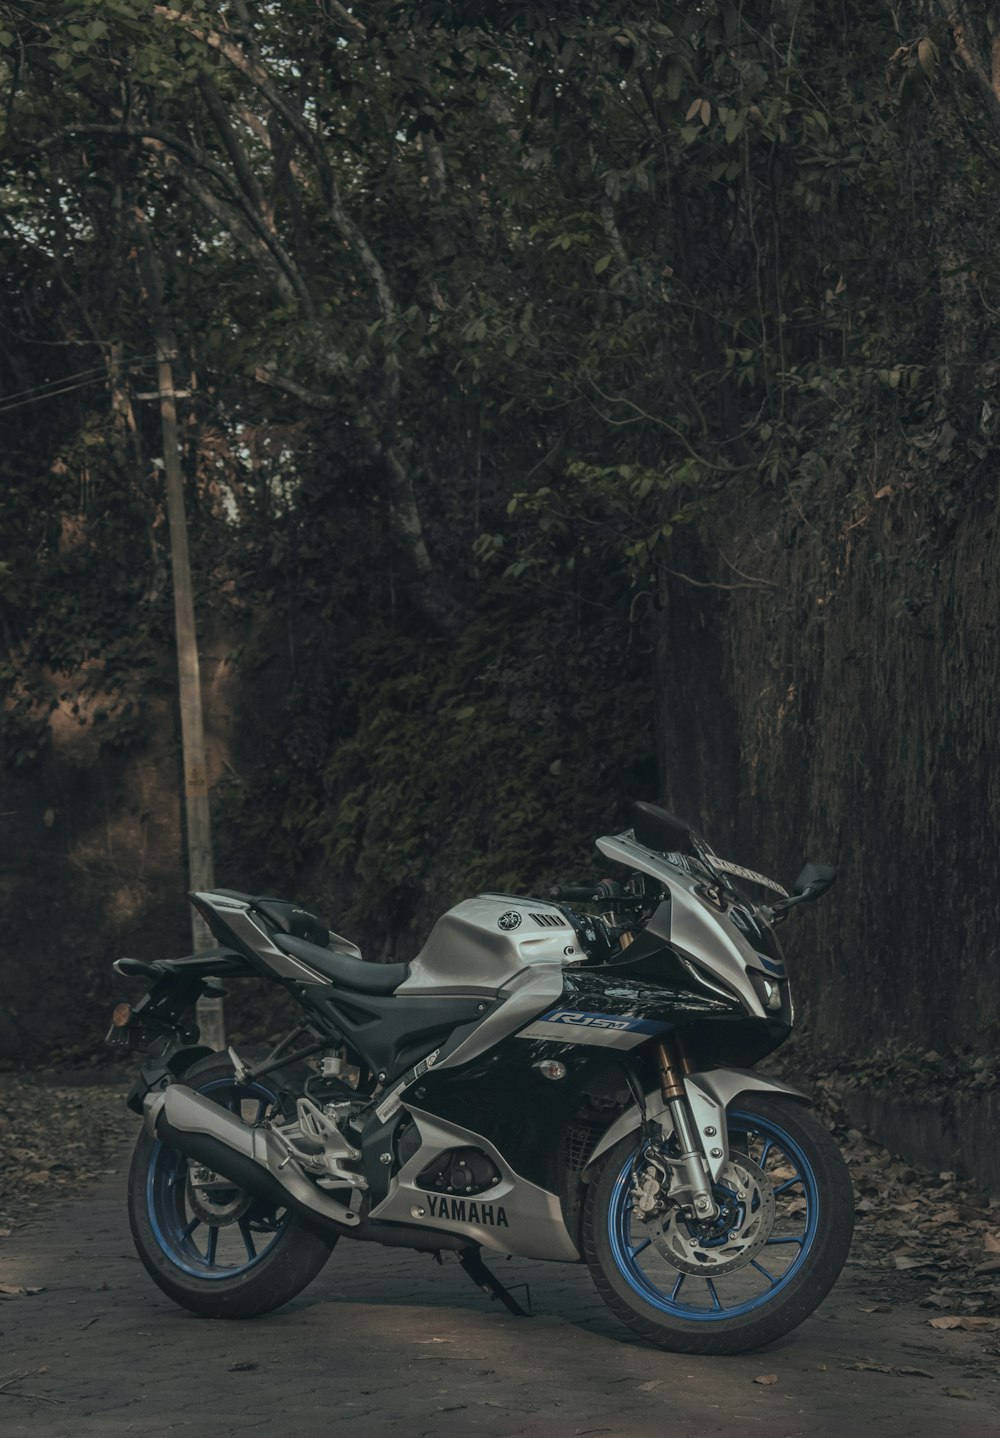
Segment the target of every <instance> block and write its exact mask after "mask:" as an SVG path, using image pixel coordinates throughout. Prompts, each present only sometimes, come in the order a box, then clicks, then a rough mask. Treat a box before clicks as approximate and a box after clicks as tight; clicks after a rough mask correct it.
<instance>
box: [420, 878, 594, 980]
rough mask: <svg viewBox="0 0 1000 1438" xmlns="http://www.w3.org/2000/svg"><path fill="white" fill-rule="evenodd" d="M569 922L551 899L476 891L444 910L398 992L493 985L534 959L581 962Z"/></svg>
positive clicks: (574, 934) (552, 961) (550, 962)
mask: <svg viewBox="0 0 1000 1438" xmlns="http://www.w3.org/2000/svg"><path fill="white" fill-rule="evenodd" d="M585 958H586V954H585V953H584V952H583V950H582V949H581V948H580V945H579V943H578V941H577V937H576V933H575V932H574V930H573V926H572V925H571V924H570V922H569V920H568V919H567V918H566V916H565V914H563V913H562V912H561V911H560V910H559V909H557V908H556V906H555V905H554V904H549V903H546V901H545V900H544V899H526V898H524V897H523V896H521V895H512V894H477V896H476V897H475V898H474V899H463V901H462V902H461V903H460V904H456V905H455V907H454V908H453V909H449V910H448V912H447V913H446V914H442V915H441V917H440V919H438V921H437V923H436V924H435V925H434V927H433V929H432V930H431V932H430V935H429V936H428V939H427V942H426V943H425V944H424V946H423V948H422V949H421V950H420V952H419V954H418V955H417V957H416V958H415V959H414V960H413V962H412V964H411V965H410V976H409V978H408V979H407V980H406V981H405V983H403V984H401V985H400V986H399V988H398V989H397V990H396V993H397V994H416V993H430V992H433V991H434V990H441V989H451V990H455V989H486V990H497V989H500V988H502V987H503V985H504V984H506V983H508V982H509V981H510V980H511V979H512V978H513V977H514V975H515V974H519V973H521V972H522V971H523V970H524V969H526V968H530V967H532V966H533V965H535V964H553V963H557V964H572V963H581V962H582V961H583V960H584V959H585Z"/></svg>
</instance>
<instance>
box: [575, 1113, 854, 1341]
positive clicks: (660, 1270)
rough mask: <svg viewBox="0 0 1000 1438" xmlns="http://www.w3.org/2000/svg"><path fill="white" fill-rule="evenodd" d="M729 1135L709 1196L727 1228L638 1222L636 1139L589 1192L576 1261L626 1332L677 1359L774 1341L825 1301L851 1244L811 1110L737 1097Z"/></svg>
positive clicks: (826, 1144) (845, 1184) (847, 1186)
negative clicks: (725, 1158) (582, 1262)
mask: <svg viewBox="0 0 1000 1438" xmlns="http://www.w3.org/2000/svg"><path fill="white" fill-rule="evenodd" d="M728 1129H729V1144H730V1160H731V1161H730V1164H729V1165H727V1168H726V1169H724V1170H723V1175H722V1181H721V1182H720V1183H719V1184H717V1185H716V1187H715V1190H714V1194H715V1199H716V1202H717V1203H719V1204H720V1205H725V1215H726V1216H727V1217H726V1221H722V1219H721V1218H720V1220H719V1221H718V1222H717V1223H716V1224H715V1225H702V1226H701V1227H698V1226H697V1225H694V1224H688V1223H686V1222H684V1221H683V1220H679V1219H677V1218H676V1217H675V1218H673V1219H671V1215H670V1214H669V1212H668V1214H667V1215H665V1216H664V1218H665V1219H666V1220H667V1223H665V1224H664V1223H662V1222H658V1221H654V1222H653V1223H651V1224H648V1225H647V1224H644V1223H642V1222H641V1220H640V1219H639V1218H638V1216H637V1215H636V1214H635V1213H633V1208H632V1195H631V1187H632V1171H633V1165H634V1162H635V1161H636V1158H637V1153H638V1150H637V1148H636V1136H635V1135H634V1134H633V1135H630V1136H629V1137H628V1138H625V1139H622V1141H621V1142H620V1143H618V1144H616V1145H615V1147H614V1148H613V1149H611V1151H610V1152H609V1153H608V1154H607V1155H606V1156H605V1158H604V1160H603V1162H602V1163H601V1166H600V1168H599V1169H598V1172H597V1175H596V1177H595V1179H594V1181H593V1182H592V1183H591V1184H590V1186H589V1192H588V1195H587V1201H586V1206H585V1209H584V1219H583V1242H584V1254H585V1257H586V1260H587V1263H588V1265H589V1267H590V1271H591V1275H592V1277H593V1279H594V1283H595V1284H596V1286H597V1289H598V1292H599V1293H600V1294H601V1297H602V1298H603V1299H604V1301H605V1302H606V1303H607V1304H608V1306H609V1307H610V1308H611V1309H612V1310H613V1311H614V1312H615V1313H616V1314H617V1315H618V1317H619V1318H621V1319H622V1321H623V1322H624V1323H627V1324H628V1326H629V1327H630V1328H632V1329H634V1330H635V1332H636V1333H638V1334H640V1335H641V1336H642V1337H643V1338H645V1339H646V1340H647V1341H648V1342H650V1343H654V1344H656V1345H657V1347H659V1348H667V1349H670V1350H672V1351H674V1352H677V1353H707V1354H727V1353H742V1352H745V1351H746V1350H747V1349H750V1348H759V1347H760V1346H761V1345H762V1344H765V1343H770V1342H772V1341H773V1340H774V1339H776V1338H780V1337H781V1336H782V1335H783V1334H785V1333H788V1332H789V1330H790V1329H792V1328H795V1327H796V1326H797V1325H798V1324H799V1323H801V1322H802V1320H803V1319H804V1318H807V1317H808V1315H809V1314H810V1313H812V1312H813V1310H814V1309H815V1308H817V1307H818V1305H819V1304H820V1303H821V1302H822V1300H823V1299H824V1298H825V1297H826V1295H827V1293H828V1292H829V1291H830V1289H831V1288H832V1287H833V1284H834V1283H835V1281H836V1279H837V1277H838V1276H839V1274H840V1271H841V1269H842V1268H843V1266H844V1263H845V1262H846V1260H847V1254H848V1251H849V1249H850V1244H851V1234H852V1232H853V1227H854V1195H853V1190H852V1187H851V1180H850V1176H849V1174H848V1171H847V1165H846V1164H845V1162H844V1159H843V1157H842V1155H841V1153H840V1150H839V1149H838V1148H837V1145H836V1144H835V1143H834V1141H833V1139H832V1138H831V1136H830V1135H829V1133H827V1131H826V1129H824V1128H823V1127H822V1126H821V1125H820V1124H819V1123H818V1122H817V1121H816V1119H814V1118H813V1117H812V1115H811V1114H809V1113H807V1112H805V1111H804V1110H803V1109H802V1108H801V1106H800V1105H799V1104H797V1103H794V1102H792V1101H791V1100H789V1099H785V1098H781V1097H777V1096H772V1095H767V1096H763V1095H759V1094H752V1095H751V1094H745V1095H743V1097H741V1098H738V1099H736V1100H734V1102H733V1107H732V1110H731V1111H730V1113H729V1115H728ZM746 1160H749V1164H747V1162H746ZM734 1161H735V1163H737V1164H742V1165H743V1166H742V1168H741V1169H740V1170H737V1169H736V1168H735V1167H733V1162H734Z"/></svg>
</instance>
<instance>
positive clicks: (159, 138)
mask: <svg viewBox="0 0 1000 1438" xmlns="http://www.w3.org/2000/svg"><path fill="white" fill-rule="evenodd" d="M70 135H110V136H112V137H115V136H120V137H122V138H124V139H129V140H138V141H139V143H140V144H142V145H144V146H145V148H146V149H147V150H149V151H151V152H152V153H153V154H155V155H157V157H159V158H162V159H163V162H164V166H165V168H166V169H168V170H169V172H170V173H171V174H172V175H173V176H174V177H175V178H176V179H179V180H180V181H181V183H182V184H184V185H186V186H187V188H188V189H190V190H191V191H192V193H194V194H195V195H196V196H197V197H198V199H199V200H200V201H201V203H202V204H203V205H204V207H205V209H207V210H208V211H209V213H210V214H212V215H214V216H215V218H216V219H218V220H220V221H221V223H222V224H223V225H225V227H226V229H228V230H229V232H230V234H231V235H232V236H233V238H234V239H236V240H237V241H238V242H239V243H240V244H241V245H242V246H243V248H244V249H246V250H248V251H249V252H251V253H254V254H256V256H257V258H258V259H259V258H261V247H262V246H264V247H265V248H266V249H267V250H268V251H270V255H271V257H272V260H273V262H274V263H272V264H268V265H267V268H269V269H270V270H271V271H272V273H273V272H274V270H275V266H277V269H278V271H279V273H277V274H276V275H275V280H276V282H277V284H278V288H279V289H280V290H281V292H282V296H283V298H284V299H285V300H286V301H287V302H288V303H290V304H292V303H295V301H296V300H297V301H298V302H299V303H301V304H302V306H303V307H304V309H305V310H306V312H307V313H308V314H310V315H312V314H314V313H315V306H314V305H313V299H312V295H311V294H310V293H309V289H308V287H307V285H306V283H305V281H304V280H303V278H302V276H301V274H300V273H299V271H298V267H297V266H296V264H295V262H294V260H293V259H292V257H291V256H290V255H289V253H288V251H287V250H286V249H285V247H284V245H283V244H282V243H281V241H280V240H279V238H278V236H277V234H276V233H275V231H274V228H273V225H269V224H268V223H267V221H266V220H265V218H264V217H263V216H262V215H261V214H259V213H258V212H257V211H256V210H254V209H253V208H252V207H250V206H249V205H248V204H247V202H246V199H245V197H244V196H243V195H242V194H241V193H240V190H239V187H238V186H237V185H235V184H234V183H233V181H232V179H231V177H230V176H229V175H228V174H227V173H226V171H225V170H223V169H222V167H221V166H220V165H216V164H215V162H214V161H212V160H210V159H209V158H208V156H207V155H203V154H201V153H200V152H199V151H198V150H196V149H195V148H194V147H193V146H192V145H189V144H188V143H187V142H186V141H185V140H182V139H180V138H179V137H178V136H177V135H173V134H171V133H170V132H169V131H165V130H159V129H156V128H154V127H152V126H148V125H143V126H127V125H104V124H97V123H93V124H86V125H67V126H66V127H65V129H63V130H60V131H59V132H58V133H57V134H55V135H50V136H49V138H48V139H47V140H41V141H39V143H38V144H37V146H36V148H37V149H40V150H45V149H48V148H49V147H50V146H52V145H54V144H57V143H58V142H59V140H61V139H65V138H66V137H68V136H70ZM168 152H176V154H178V155H181V156H183V158H184V159H186V160H187V161H188V163H189V164H190V165H192V166H193V167H194V168H196V169H199V170H204V171H205V173H206V174H208V175H211V176H212V178H213V179H214V180H215V181H216V182H217V183H218V184H219V185H220V186H221V188H222V189H223V190H224V191H225V192H226V199H228V200H229V201H230V203H231V204H232V205H233V206H234V207H235V208H236V209H237V210H239V211H240V212H241V214H242V217H243V219H244V220H245V221H246V222H247V223H246V225H243V224H239V223H238V222H237V221H236V217H235V216H234V215H227V213H226V210H225V208H224V204H223V201H222V200H221V199H220V198H219V197H218V196H217V195H213V194H212V191H211V190H209V189H207V188H206V187H205V186H204V185H202V184H201V183H200V182H199V181H198V180H196V179H195V178H194V176H193V175H192V174H190V173H189V171H188V170H186V169H184V168H183V167H182V166H180V165H178V164H177V162H176V160H173V158H172V155H171V154H170V153H168ZM247 226H249V228H247ZM251 232H253V238H252V239H251Z"/></svg>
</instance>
